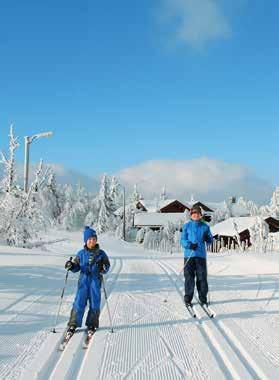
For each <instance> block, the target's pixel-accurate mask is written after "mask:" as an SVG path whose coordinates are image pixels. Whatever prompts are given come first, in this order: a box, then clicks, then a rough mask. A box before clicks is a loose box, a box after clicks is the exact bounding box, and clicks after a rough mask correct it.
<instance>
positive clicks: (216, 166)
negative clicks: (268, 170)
mask: <svg viewBox="0 0 279 380" xmlns="http://www.w3.org/2000/svg"><path fill="white" fill-rule="evenodd" d="M116 176H117V177H118V178H119V180H121V181H122V182H123V183H125V184H126V185H127V186H128V187H131V186H133V185H134V184H135V183H137V184H138V186H139V190H140V192H141V193H142V194H143V195H144V196H146V197H153V196H156V195H157V196H158V194H159V193H160V191H161V189H162V187H163V186H164V185H166V186H167V192H168V194H169V195H170V196H175V197H178V198H180V199H184V200H185V201H186V200H187V199H189V198H190V195H191V194H194V195H195V196H196V197H197V198H198V197H199V198H201V199H204V200H208V201H209V200H211V201H218V200H223V199H225V198H227V197H229V196H231V195H236V196H241V195H242V196H246V197H248V198H250V199H253V200H256V201H258V202H263V201H265V202H266V201H267V200H268V199H269V198H270V196H271V193H272V186H271V185H270V184H269V183H267V182H266V181H264V180H262V179H260V178H258V177H257V176H256V175H254V174H253V173H252V172H251V170H249V169H248V168H246V167H244V166H243V165H238V164H231V163H226V162H223V161H219V160H214V159H209V158H198V159H194V160H188V161H187V160H185V161H178V160H158V161H146V162H143V163H141V164H139V165H137V166H133V167H130V168H127V169H124V170H121V171H120V172H118V173H116Z"/></svg>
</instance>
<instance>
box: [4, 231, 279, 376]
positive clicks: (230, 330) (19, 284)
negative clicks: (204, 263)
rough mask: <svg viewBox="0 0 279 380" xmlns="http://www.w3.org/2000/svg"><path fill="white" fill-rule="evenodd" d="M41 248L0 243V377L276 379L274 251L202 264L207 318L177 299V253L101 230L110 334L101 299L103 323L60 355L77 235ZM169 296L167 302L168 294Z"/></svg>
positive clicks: (277, 266) (277, 274) (278, 333)
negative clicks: (68, 269)
mask: <svg viewBox="0 0 279 380" xmlns="http://www.w3.org/2000/svg"><path fill="white" fill-rule="evenodd" d="M47 240H48V241H50V242H51V241H57V240H59V241H58V242H56V243H49V244H47V245H45V246H42V247H41V248H34V249H32V250H28V249H18V248H9V247H3V246H1V247H0V257H1V260H0V282H1V300H0V307H1V313H0V339H1V345H0V379H5V380H6V379H7V380H10V379H17V380H18V379H25V380H27V379H29V380H30V379H41V380H42V379H45V380H46V379H53V380H54V379H55V380H62V379H68V380H70V379H80V380H82V379H90V380H93V379H214V380H216V379H242V380H243V379H245V380H246V379H278V378H279V329H278V325H279V298H278V297H279V287H278V280H279V252H278V253H276V252H274V253H269V254H265V255H257V254H251V253H249V254H247V253H241V254H240V253H239V254H237V253H233V254H230V253H226V254H218V255H217V254H215V255H211V256H210V257H209V261H208V270H209V274H210V277H209V282H210V288H211V301H212V309H213V310H214V312H215V313H216V318H215V319H213V320H210V319H209V318H208V317H207V316H206V315H205V313H204V312H203V311H202V309H201V308H200V307H199V306H196V312H197V317H198V318H197V319H196V320H194V319H193V318H191V317H190V316H189V315H188V312H187V311H186V309H185V307H184V305H183V302H182V297H183V282H182V281H181V280H180V279H178V280H177V275H178V273H179V272H180V270H181V268H182V266H183V259H182V257H181V255H172V256H170V255H167V254H162V255H161V256H159V255H158V253H152V252H148V251H144V250H143V249H142V248H140V247H138V246H137V245H134V244H129V243H125V242H121V241H117V240H115V239H114V238H112V237H109V236H105V237H103V239H101V242H102V243H101V245H102V247H103V248H104V249H105V250H106V251H107V253H108V254H109V256H110V258H111V263H112V269H111V272H110V273H109V274H108V275H107V277H106V280H107V282H106V285H107V290H108V293H109V294H110V296H109V302H110V308H111V313H112V317H113V324H114V328H115V332H114V333H113V334H112V333H111V332H110V328H109V318H108V313H107V309H106V307H105V305H103V308H102V313H101V328H100V329H99V331H98V332H97V333H96V335H95V336H94V339H93V342H92V345H91V346H90V348H89V349H88V350H87V351H86V350H83V349H82V342H83V338H84V334H83V331H82V330H81V331H80V332H78V333H77V334H76V335H75V336H74V337H73V338H72V340H71V341H70V343H69V345H68V346H67V348H66V350H65V351H64V352H63V353H61V352H58V350H57V348H58V345H59V340H60V339H61V336H62V333H63V331H64V329H65V326H66V323H67V320H68V316H69V311H70V308H71V303H72V301H73V297H74V292H75V288H76V284H77V278H78V275H76V274H70V276H69V282H68V287H67V290H66V295H65V302H64V304H63V308H62V314H61V317H60V320H59V325H58V328H57V331H58V333H57V334H53V333H51V328H52V326H53V323H54V319H55V314H56V312H57V307H58V303H59V300H60V293H61V289H62V287H63V284H64V278H65V270H64V262H65V260H66V259H67V258H68V257H69V256H71V255H74V254H75V252H76V251H77V250H78V249H79V248H80V247H81V242H82V238H81V233H74V234H69V233H66V232H57V233H52V234H51V237H50V236H48V238H47ZM166 298H167V299H168V302H164V300H165V299H166Z"/></svg>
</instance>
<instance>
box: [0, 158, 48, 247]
mask: <svg viewBox="0 0 279 380" xmlns="http://www.w3.org/2000/svg"><path fill="white" fill-rule="evenodd" d="M45 178H46V176H45V175H44V174H43V173H42V162H40V165H39V167H38V170H37V172H36V175H35V180H34V181H33V183H32V184H31V186H30V188H29V191H28V193H25V192H24V191H23V190H22V189H20V188H19V187H14V188H13V189H12V190H11V192H6V193H5V195H4V197H2V199H1V203H0V213H1V219H0V235H1V237H2V238H4V239H5V240H6V241H7V243H8V244H10V245H24V244H26V242H27V241H28V240H30V239H32V238H34V237H35V236H36V235H37V233H38V232H39V231H40V230H42V229H43V228H44V227H45V218H44V213H43V212H44V210H43V208H42V207H41V203H40V198H39V196H38V194H39V191H40V189H41V186H43V184H44V182H45Z"/></svg>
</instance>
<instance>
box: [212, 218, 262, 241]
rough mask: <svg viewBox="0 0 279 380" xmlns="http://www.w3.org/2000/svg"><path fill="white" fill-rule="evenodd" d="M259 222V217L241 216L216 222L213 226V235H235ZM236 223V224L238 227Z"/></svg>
mask: <svg viewBox="0 0 279 380" xmlns="http://www.w3.org/2000/svg"><path fill="white" fill-rule="evenodd" d="M256 222H257V217H255V216H250V217H240V218H229V219H227V220H224V221H223V222H221V223H217V224H215V226H213V227H211V232H212V235H213V236H216V235H220V236H235V235H236V234H237V232H238V233H241V232H243V231H245V230H247V229H249V228H251V227H253V226H254V225H255V224H256ZM234 223H235V224H236V229H237V231H236V230H235V226H234Z"/></svg>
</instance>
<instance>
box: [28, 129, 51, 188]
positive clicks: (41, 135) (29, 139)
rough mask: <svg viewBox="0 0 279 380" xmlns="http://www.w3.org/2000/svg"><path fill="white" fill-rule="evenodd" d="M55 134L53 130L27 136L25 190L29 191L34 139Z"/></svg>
mask: <svg viewBox="0 0 279 380" xmlns="http://www.w3.org/2000/svg"><path fill="white" fill-rule="evenodd" d="M52 135H53V132H43V133H38V134H36V135H33V136H25V137H24V142H25V151H24V191H25V192H26V193H27V192H28V177H29V151H30V144H32V142H33V141H35V140H38V139H39V138H41V137H50V136H52Z"/></svg>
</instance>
